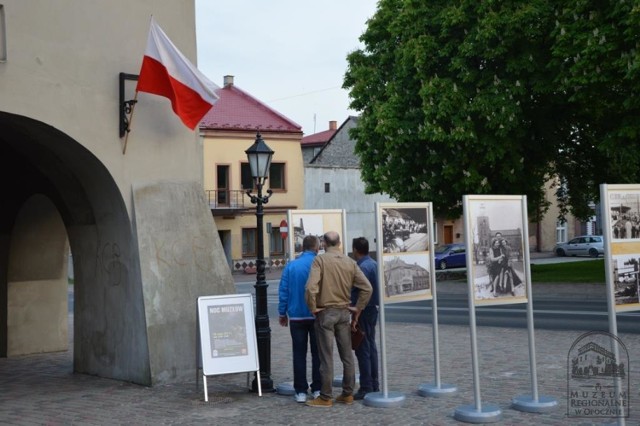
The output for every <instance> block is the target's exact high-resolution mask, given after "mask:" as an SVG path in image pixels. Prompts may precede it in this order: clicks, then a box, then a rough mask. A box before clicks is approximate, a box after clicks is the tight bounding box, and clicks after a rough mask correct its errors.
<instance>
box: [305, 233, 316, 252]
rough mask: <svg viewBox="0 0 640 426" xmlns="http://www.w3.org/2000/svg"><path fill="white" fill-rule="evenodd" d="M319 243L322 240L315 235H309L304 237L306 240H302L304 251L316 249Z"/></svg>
mask: <svg viewBox="0 0 640 426" xmlns="http://www.w3.org/2000/svg"><path fill="white" fill-rule="evenodd" d="M319 245H320V241H319V240H318V237H316V236H315V235H307V236H306V237H304V240H302V251H310V250H315V249H317V248H318V246H319Z"/></svg>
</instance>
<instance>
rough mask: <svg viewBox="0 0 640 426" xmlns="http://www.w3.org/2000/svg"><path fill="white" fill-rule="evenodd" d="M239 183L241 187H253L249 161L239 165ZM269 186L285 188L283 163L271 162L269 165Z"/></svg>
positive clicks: (276, 188) (279, 188) (254, 186)
mask: <svg viewBox="0 0 640 426" xmlns="http://www.w3.org/2000/svg"><path fill="white" fill-rule="evenodd" d="M240 184H241V185H242V189H255V188H256V185H255V181H254V180H253V177H252V176H251V167H250V166H249V163H242V164H241V165H240ZM269 188H271V189H275V190H276V191H277V190H282V191H284V190H285V189H287V187H286V185H285V166H284V163H271V165H270V166H269Z"/></svg>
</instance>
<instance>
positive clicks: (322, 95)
mask: <svg viewBox="0 0 640 426" xmlns="http://www.w3.org/2000/svg"><path fill="white" fill-rule="evenodd" d="M376 3H377V0H323V1H308V0H268V1H261V0H233V1H213V0H196V31H197V39H198V68H199V69H200V70H201V71H202V72H203V73H204V74H205V75H206V76H207V77H209V78H210V79H211V80H212V81H213V82H214V83H216V84H218V85H219V86H222V78H223V76H224V75H233V76H234V81H235V84H236V85H237V86H238V87H239V88H241V89H242V90H244V91H246V92H248V93H249V94H251V95H252V96H254V97H255V98H257V99H259V100H260V101H262V102H264V103H265V104H267V105H268V106H269V107H271V108H273V109H275V110H276V111H278V112H279V113H281V114H283V115H284V116H286V117H287V118H289V119H291V120H293V121H294V122H296V123H298V124H299V125H301V126H302V130H303V132H304V134H305V135H310V134H313V133H317V132H322V131H324V130H327V129H328V128H329V121H331V120H336V121H337V122H338V126H340V125H341V124H342V123H343V122H344V121H345V120H346V119H347V117H348V116H349V115H357V112H356V111H353V110H350V109H349V97H348V93H347V91H346V90H343V89H342V88H341V87H342V82H343V79H344V73H345V71H346V68H347V61H346V56H347V54H348V53H349V52H351V51H353V50H355V49H358V48H360V47H362V44H361V43H360V41H359V40H358V38H359V37H360V35H361V34H362V33H363V32H364V30H365V29H366V21H367V19H368V18H370V17H371V16H373V14H374V13H375V10H376Z"/></svg>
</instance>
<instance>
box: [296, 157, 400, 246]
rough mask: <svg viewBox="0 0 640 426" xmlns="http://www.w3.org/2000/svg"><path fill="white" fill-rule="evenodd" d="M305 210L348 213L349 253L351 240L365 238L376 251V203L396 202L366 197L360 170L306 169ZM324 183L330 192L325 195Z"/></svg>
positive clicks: (347, 241)
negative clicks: (340, 210) (343, 210)
mask: <svg viewBox="0 0 640 426" xmlns="http://www.w3.org/2000/svg"><path fill="white" fill-rule="evenodd" d="M304 179H305V200H304V208H305V209H345V210H346V213H347V236H346V238H343V241H344V242H345V244H347V249H348V250H347V251H351V240H352V239H353V238H356V237H366V238H367V239H368V240H369V247H370V249H371V250H372V251H373V250H375V247H376V245H375V238H376V219H375V203H376V202H377V201H378V202H384V203H393V202H395V200H394V199H392V198H390V197H388V196H386V195H382V194H365V193H364V183H363V182H362V179H361V178H360V169H357V168H336V167H317V166H313V165H307V166H305V176H304ZM325 183H329V184H330V192H329V193H326V192H325Z"/></svg>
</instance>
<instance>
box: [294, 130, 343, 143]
mask: <svg viewBox="0 0 640 426" xmlns="http://www.w3.org/2000/svg"><path fill="white" fill-rule="evenodd" d="M337 131H338V129H329V130H325V131H324V132H318V133H314V134H312V135H309V136H305V137H303V138H302V140H301V141H300V144H301V145H316V144H318V145H321V144H323V143H326V142H327V141H328V140H329V139H331V138H332V137H333V135H335V134H336V132H337Z"/></svg>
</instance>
